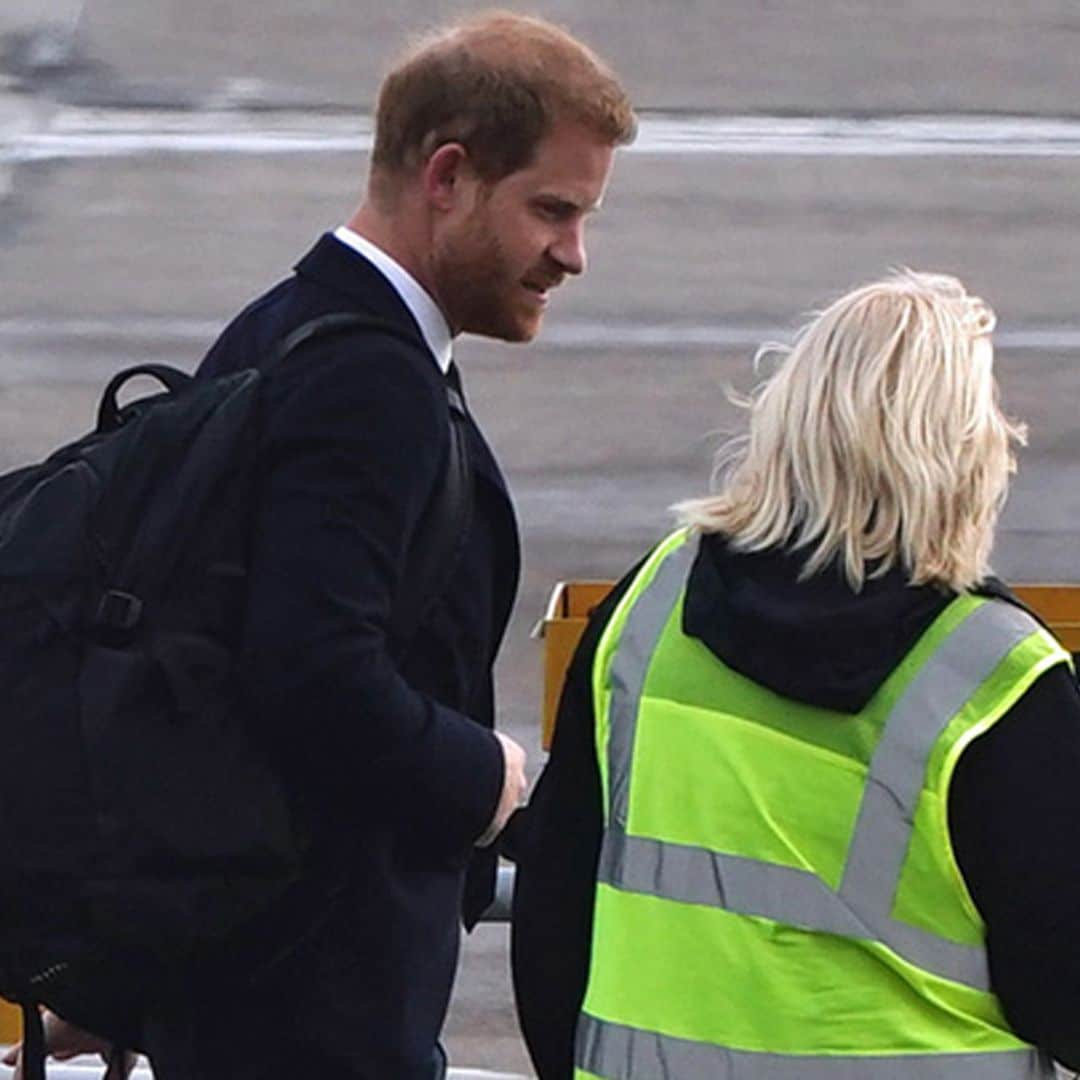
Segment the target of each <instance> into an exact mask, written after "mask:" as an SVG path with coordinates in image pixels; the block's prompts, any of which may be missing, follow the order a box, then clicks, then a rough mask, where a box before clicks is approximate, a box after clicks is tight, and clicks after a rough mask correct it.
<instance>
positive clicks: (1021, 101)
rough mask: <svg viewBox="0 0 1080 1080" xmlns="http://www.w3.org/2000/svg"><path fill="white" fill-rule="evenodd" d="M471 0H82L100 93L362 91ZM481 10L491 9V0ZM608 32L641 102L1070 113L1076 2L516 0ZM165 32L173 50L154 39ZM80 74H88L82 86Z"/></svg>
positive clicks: (366, 94)
mask: <svg viewBox="0 0 1080 1080" xmlns="http://www.w3.org/2000/svg"><path fill="white" fill-rule="evenodd" d="M477 6H478V5H477V4H476V3H472V2H463V0H404V2H402V3H398V4H393V5H385V4H379V3H373V2H371V0H367V2H360V3H352V4H343V3H341V2H340V0H306V2H305V3H303V4H299V3H296V2H295V0H263V2H262V3H260V4H258V5H257V6H256V5H251V4H222V3H219V2H217V0H153V2H147V0H90V2H89V3H88V4H87V8H86V12H85V15H84V18H83V20H82V23H81V25H80V35H81V40H82V41H83V43H84V47H85V49H86V51H87V53H88V54H89V55H90V56H92V57H93V58H94V59H95V60H96V61H99V62H100V64H101V67H100V69H99V81H98V82H97V84H96V86H97V89H98V92H103V91H105V90H106V88H108V87H111V92H113V93H128V94H132V95H134V96H140V95H141V96H145V97H151V98H154V97H156V98H158V99H161V98H167V97H169V96H178V97H185V98H188V99H193V98H194V99H197V98H203V97H205V96H206V95H208V94H209V95H223V96H225V97H233V98H238V99H241V100H242V99H244V98H245V96H248V95H251V94H253V93H254V94H265V95H267V96H268V97H270V98H271V99H274V100H279V101H280V100H293V101H304V102H309V103H312V104H318V105H348V106H353V107H356V106H363V105H365V104H368V103H370V102H371V100H372V97H373V95H374V91H375V88H376V86H377V82H378V78H379V74H380V73H381V71H382V70H383V69H384V67H385V64H386V63H387V59H388V57H389V56H390V55H392V54H393V53H394V51H395V49H396V44H395V42H396V40H397V39H399V38H400V37H401V36H402V35H403V34H405V33H406V32H408V31H414V30H416V29H417V28H419V27H422V26H424V25H425V24H427V23H431V22H434V21H437V20H439V19H442V18H445V17H447V16H450V15H453V14H456V13H458V12H460V11H463V10H469V9H472V8H475V7H477ZM488 6H490V5H488ZM505 6H507V7H514V8H520V9H525V10H528V11H537V12H540V13H542V14H545V15H547V16H549V17H551V18H555V19H557V20H559V21H562V22H565V23H566V24H567V25H568V26H570V27H571V28H573V29H574V30H576V31H577V32H579V33H580V34H582V35H583V36H584V37H585V38H586V40H589V41H591V42H593V43H594V44H596V45H602V46H603V47H604V49H605V51H606V53H607V54H608V55H609V56H610V58H611V60H612V61H613V62H614V63H615V64H616V65H617V66H618V67H619V68H620V69H621V70H624V71H625V72H626V73H627V76H628V79H629V81H630V83H631V85H632V87H633V89H634V91H635V94H636V96H637V98H638V100H639V101H640V102H641V103H642V104H643V105H645V106H648V107H650V108H685V107H687V106H692V107H695V108H705V109H721V110H724V111H729V112H737V111H743V110H747V109H751V110H762V109H763V110H792V111H797V112H811V113H812V112H822V111H825V112H829V111H841V112H846V111H851V110H871V111H904V110H918V111H923V110H932V111H952V110H959V111H971V110H979V111H983V110H987V111H992V112H1023V113H1029V112H1055V113H1056V112H1067V113H1071V112H1074V111H1075V110H1076V108H1077V90H1078V89H1080V82H1078V80H1080V71H1078V69H1077V65H1076V64H1075V62H1074V56H1075V52H1076V48H1077V43H1078V41H1080V11H1078V9H1077V7H1076V5H1075V4H1073V3H1070V2H1068V0H1027V2H1025V3H1023V4H1017V3H1014V2H1012V0H948V2H947V3H939V2H937V0H907V2H906V3H903V4H896V3H890V2H888V0H862V2H853V0H815V2H814V3H812V4H810V3H806V2H805V0H732V2H727V3H723V4H718V3H711V2H708V0H677V2H675V3H654V2H651V0H593V2H592V3H590V4H587V5H584V4H581V3H578V2H575V0H531V2H530V0H508V2H507V3H506V4H505ZM162 41H167V42H168V45H169V47H168V49H167V50H166V51H163V50H162V49H161V47H160V45H161V42H162ZM88 85H89V84H88Z"/></svg>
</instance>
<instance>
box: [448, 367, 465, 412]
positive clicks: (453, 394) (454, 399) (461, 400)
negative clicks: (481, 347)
mask: <svg viewBox="0 0 1080 1080" xmlns="http://www.w3.org/2000/svg"><path fill="white" fill-rule="evenodd" d="M444 379H445V380H446V394H447V397H448V398H449V399H450V405H451V407H452V408H454V409H456V410H457V411H458V412H459V413H461V415H462V416H468V415H469V410H468V408H467V407H466V405H465V388H464V387H463V386H462V385H461V372H460V371H458V366H457V364H455V363H454V361H453V360H451V361H450V366H449V367H448V368H447V369H446V375H445V376H444Z"/></svg>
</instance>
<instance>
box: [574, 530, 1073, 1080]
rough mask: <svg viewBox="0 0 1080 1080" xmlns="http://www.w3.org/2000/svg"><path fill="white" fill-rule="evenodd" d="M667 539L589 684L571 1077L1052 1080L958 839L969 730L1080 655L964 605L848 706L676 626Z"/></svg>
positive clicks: (677, 595)
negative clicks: (772, 680)
mask: <svg viewBox="0 0 1080 1080" xmlns="http://www.w3.org/2000/svg"><path fill="white" fill-rule="evenodd" d="M697 549H698V543H697V541H696V540H695V539H693V538H692V537H690V536H689V534H688V533H686V532H685V531H681V532H679V533H676V534H674V535H673V536H671V537H669V538H668V539H667V540H666V541H665V542H664V543H663V544H661V545H660V546H659V548H657V550H656V551H655V552H654V553H653V555H652V556H651V557H650V558H649V559H648V560H647V561H646V563H645V565H644V566H643V567H642V569H641V571H640V573H639V574H638V576H637V578H636V579H635V581H634V582H633V584H632V585H631V587H630V588H629V590H628V591H627V592H626V594H625V596H624V597H623V599H622V601H621V602H620V604H619V605H618V606H617V607H616V609H615V611H614V613H613V615H612V618H611V619H610V621H609V624H608V626H607V628H606V630H605V632H604V634H603V636H602V638H601V640H600V643H599V645H598V649H597V654H596V660H595V664H594V671H593V689H594V695H595V703H596V747H597V755H598V762H599V766H600V774H601V779H602V790H603V800H604V836H603V844H602V848H601V855H600V860H599V867H598V873H597V877H598V880H597V886H596V895H595V915H594V925H593V941H592V956H591V963H590V969H589V981H588V989H587V993H586V996H585V1001H584V1004H583V1008H582V1013H581V1016H580V1017H579V1021H578V1029H577V1044H576V1071H575V1076H576V1077H578V1078H579V1080H584V1078H594V1077H602V1078H604V1080H698V1078H702V1080H705V1078H707V1080H744V1078H745V1080H816V1078H819V1077H820V1078H822V1080H824V1078H828V1080H834V1078H838V1077H839V1078H844V1080H847V1078H850V1080H885V1078H889V1080H929V1078H935V1080H936V1078H941V1080H961V1078H963V1080H1016V1078H1020V1077H1052V1076H1053V1075H1054V1073H1053V1068H1052V1065H1051V1063H1050V1062H1049V1060H1048V1059H1047V1058H1046V1056H1045V1055H1044V1054H1041V1053H1040V1052H1038V1051H1037V1050H1035V1049H1034V1048H1033V1047H1031V1046H1030V1045H1028V1044H1027V1043H1025V1042H1024V1041H1023V1040H1021V1039H1020V1038H1018V1037H1017V1036H1016V1034H1014V1032H1013V1031H1011V1030H1010V1028H1009V1025H1008V1023H1007V1021H1006V1020H1005V1017H1004V1015H1003V1013H1002V1009H1001V1005H1000V1002H999V1001H998V999H997V998H996V996H995V995H994V993H993V991H992V989H991V987H990V980H989V974H988V964H987V955H986V948H985V925H984V923H983V921H982V919H981V918H980V916H979V913H978V911H977V910H976V908H975V905H974V903H973V902H972V899H971V896H970V894H969V893H968V890H967V887H966V886H965V884H964V880H963V878H962V876H961V874H960V870H959V868H958V866H957V863H956V859H955V856H954V854H953V850H952V845H951V841H950V837H949V828H948V815H947V809H948V792H949V783H950V780H951V777H952V775H953V771H954V769H955V767H956V763H957V761H958V760H959V758H960V755H961V754H962V753H963V752H964V750H965V748H966V747H967V746H968V745H969V744H970V743H971V742H972V740H973V739H975V738H977V737H978V736H979V735H981V734H983V733H984V732H985V731H987V730H988V729H989V728H990V727H991V726H992V725H993V724H994V723H995V722H996V721H997V720H998V719H999V718H1000V717H1001V716H1002V715H1004V714H1005V713H1006V712H1007V711H1008V709H1009V708H1010V706H1012V705H1013V704H1014V703H1015V702H1016V701H1017V699H1018V698H1019V697H1020V696H1021V695H1022V694H1023V693H1024V691H1025V690H1026V689H1027V688H1028V687H1030V686H1031V684H1032V683H1033V682H1034V681H1035V679H1037V678H1038V676H1039V675H1040V674H1041V673H1042V672H1044V671H1046V670H1047V669H1048V668H1049V667H1051V666H1053V665H1055V664H1059V663H1070V662H1071V661H1070V659H1069V656H1068V654H1067V653H1066V652H1065V651H1064V650H1063V649H1062V647H1061V646H1060V645H1059V644H1058V643H1057V641H1055V639H1054V638H1053V637H1052V636H1051V635H1050V634H1049V633H1048V632H1047V631H1045V630H1044V629H1043V628H1042V627H1040V626H1039V625H1038V623H1037V622H1036V621H1035V620H1034V619H1032V618H1031V617H1029V616H1028V615H1027V614H1026V613H1024V612H1023V611H1021V610H1020V609H1019V608H1016V607H1014V606H1013V605H1010V604H1007V603H1003V602H1001V601H995V600H987V599H985V598H980V597H975V596H961V597H958V598H957V599H955V600H953V601H952V602H951V603H950V604H949V605H948V606H947V607H946V608H945V609H944V610H943V611H942V613H941V614H940V615H939V616H938V618H937V619H936V620H935V621H934V623H933V624H932V625H931V626H930V627H929V629H927V630H926V631H925V632H924V633H923V635H922V636H921V637H920V638H919V640H918V642H917V643H916V644H915V645H914V646H913V647H912V649H911V650H910V652H909V653H908V655H907V656H906V657H905V658H904V659H903V661H902V662H901V663H900V665H899V666H898V667H897V669H896V670H895V671H894V672H893V673H892V674H891V675H890V676H889V677H888V679H887V680H886V681H885V682H884V683H883V684H882V686H881V687H880V688H879V689H878V691H877V692H876V693H875V694H874V696H873V698H872V699H871V700H870V702H869V703H868V704H867V705H866V706H865V708H864V709H863V710H862V711H861V712H859V713H857V714H855V715H848V714H841V713H837V712H833V711H830V710H828V709H824V708H819V707H816V706H813V705H808V704H803V703H800V702H797V701H793V700H790V699H787V698H784V697H781V696H780V695H778V694H776V693H773V692H772V691H770V690H768V689H767V688H765V687H764V686H761V685H759V684H757V683H754V682H752V681H751V680H749V679H747V678H745V677H743V676H742V675H739V674H738V673H736V672H734V671H732V670H731V669H730V668H728V667H726V666H725V665H724V664H723V663H721V662H720V661H719V660H718V659H717V658H716V657H715V656H714V655H713V654H712V653H711V652H710V651H709V650H708V648H707V647H706V646H705V645H704V644H702V643H701V642H700V641H697V640H696V639H694V638H691V637H688V636H687V635H685V634H684V633H683V632H682V621H681V620H682V606H683V597H684V594H685V589H686V582H687V578H688V575H689V571H690V567H691V565H692V563H693V559H694V557H695V555H696V552H697Z"/></svg>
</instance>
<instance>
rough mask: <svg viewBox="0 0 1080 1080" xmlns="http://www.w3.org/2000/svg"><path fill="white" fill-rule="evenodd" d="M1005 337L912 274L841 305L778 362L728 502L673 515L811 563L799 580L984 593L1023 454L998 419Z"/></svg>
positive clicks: (727, 482)
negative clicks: (995, 336)
mask: <svg viewBox="0 0 1080 1080" xmlns="http://www.w3.org/2000/svg"><path fill="white" fill-rule="evenodd" d="M995 322H996V319H995V316H994V313H993V311H992V310H991V309H990V308H989V307H988V306H987V305H986V304H985V303H983V301H982V300H980V299H978V298H977V297H974V296H969V295H968V294H967V292H966V290H965V289H964V286H963V285H962V284H961V283H960V282H959V281H957V280H956V279H955V278H953V277H948V276H945V275H942V274H926V273H917V272H914V271H911V270H900V271H897V272H895V273H894V274H892V275H891V276H890V277H888V278H886V279H884V280H882V281H878V282H874V283H872V284H870V285H864V286H863V287H862V288H859V289H856V290H854V291H853V292H850V293H848V294H847V295H846V296H843V297H841V298H840V299H839V300H837V301H836V302H835V303H833V304H832V305H831V306H830V307H829V308H828V309H826V310H825V311H824V312H822V313H821V314H820V315H818V316H817V317H816V318H815V319H813V320H812V321H811V322H810V323H809V324H808V325H806V326H805V327H804V328H803V329H802V330H801V331H800V332H799V334H798V335H797V336H796V339H795V344H794V346H793V347H791V348H789V349H783V350H779V351H782V352H783V353H784V354H786V355H785V359H784V361H783V363H782V364H781V365H780V367H779V369H778V370H777V371H776V374H775V375H774V376H773V377H772V378H771V379H770V380H768V381H767V382H766V383H765V384H764V385H763V386H761V387H760V388H759V389H758V391H757V392H756V393H755V395H754V396H753V398H752V399H751V400H750V401H749V402H748V403H747V404H748V406H749V409H750V430H749V435H748V436H746V437H744V438H743V439H740V440H734V441H732V442H729V443H728V444H727V445H726V446H725V447H724V448H723V449H721V451H720V454H719V456H718V458H717V473H716V477H717V478H718V480H719V481H720V484H719V488H720V490H719V491H718V492H717V494H714V495H712V496H710V497H707V498H704V499H695V500H691V501H689V502H685V503H681V504H680V505H678V506H677V507H675V510H676V511H677V513H678V514H679V516H680V518H681V519H682V521H683V522H684V523H686V524H690V525H692V526H694V527H695V528H697V529H699V530H701V531H703V532H721V533H724V534H725V535H726V536H727V537H728V538H729V541H730V543H731V544H732V546H733V547H735V548H736V549H739V550H743V551H761V550H764V549H766V548H774V547H785V548H788V549H797V550H800V551H804V552H805V553H806V561H805V565H804V567H803V577H809V576H810V575H812V574H814V573H816V572H818V571H820V570H821V569H823V568H824V567H826V566H827V565H829V564H831V563H833V562H834V561H835V562H836V564H837V565H838V566H839V567H840V569H841V570H842V572H843V573H844V575H845V577H846V578H847V580H848V582H849V583H850V584H851V586H852V588H854V589H855V590H856V591H858V590H860V589H861V588H862V585H863V582H864V581H865V580H866V579H867V578H868V577H870V578H873V577H877V576H879V575H881V574H884V573H885V572H886V571H888V570H889V569H891V568H892V567H900V568H901V569H902V570H903V571H904V572H905V573H906V575H907V577H908V580H909V581H910V582H911V583H912V584H915V585H921V584H928V583H932V584H937V585H940V586H944V587H947V588H949V589H952V590H955V591H957V592H960V591H963V590H966V589H970V588H972V587H973V586H974V585H975V584H977V583H978V582H979V581H980V580H981V579H982V578H984V577H985V576H986V574H987V572H988V570H989V564H988V559H989V554H990V549H991V546H992V544H993V536H994V527H995V525H996V523H997V516H998V513H999V511H1000V508H1001V505H1002V503H1003V502H1004V499H1005V495H1006V493H1007V489H1008V478H1009V475H1010V474H1011V473H1013V472H1015V469H1016V464H1015V458H1014V456H1013V453H1012V446H1013V444H1022V443H1024V442H1025V439H1026V429H1025V428H1024V426H1023V425H1022V424H1019V423H1017V422H1015V421H1012V420H1009V419H1007V418H1006V417H1005V416H1004V415H1003V414H1002V412H1001V409H1000V408H999V405H998V391H997V384H996V381H995V379H994V375H993V371H992V357H993V353H992V349H991V348H990V346H989V336H990V334H991V333H992V331H993V329H994V326H995ZM773 351H778V350H777V349H776V347H771V348H766V349H763V350H762V353H766V352H773ZM760 355H761V354H759V356H760Z"/></svg>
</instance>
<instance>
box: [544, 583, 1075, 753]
mask: <svg viewBox="0 0 1080 1080" xmlns="http://www.w3.org/2000/svg"><path fill="white" fill-rule="evenodd" d="M614 584H615V583H614V582H613V581H560V582H559V583H558V584H557V585H556V586H555V587H554V589H552V590H551V596H550V597H549V598H548V603H547V608H546V609H545V611H544V615H543V618H542V619H541V620H540V622H539V623H538V624H537V631H536V632H537V636H538V637H542V638H543V640H544V649H543V654H544V701H543V712H542V714H541V739H542V743H543V746H544V749H545V750H550V749H551V737H552V734H553V733H554V731H555V713H556V710H557V709H558V707H559V695H560V694H561V693H562V685H563V680H564V679H565V677H566V668H567V666H568V665H569V663H570V658H571V657H572V656H573V655H574V649H576V648H577V643H578V639H579V638H580V637H581V634H582V631H583V630H584V629H585V624H586V623H587V622H588V621H589V615H590V614H591V613H592V611H593V609H594V608H595V607H596V606H597V604H599V603H600V601H601V600H603V599H604V597H605V596H607V594H608V593H609V592H610V591H611V588H612V586H613V585H614ZM1014 590H1015V592H1016V594H1017V596H1019V597H1020V599H1021V600H1023V602H1024V603H1025V604H1027V605H1028V607H1030V608H1031V609H1032V611H1036V612H1038V614H1039V615H1040V617H1041V618H1042V619H1043V620H1044V621H1045V622H1046V623H1047V625H1048V626H1049V627H1050V629H1051V630H1053V632H1054V633H1055V635H1057V638H1058V640H1059V641H1060V642H1061V644H1062V645H1064V646H1065V648H1066V649H1068V650H1069V651H1070V652H1080V585H1016V586H1014Z"/></svg>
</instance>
